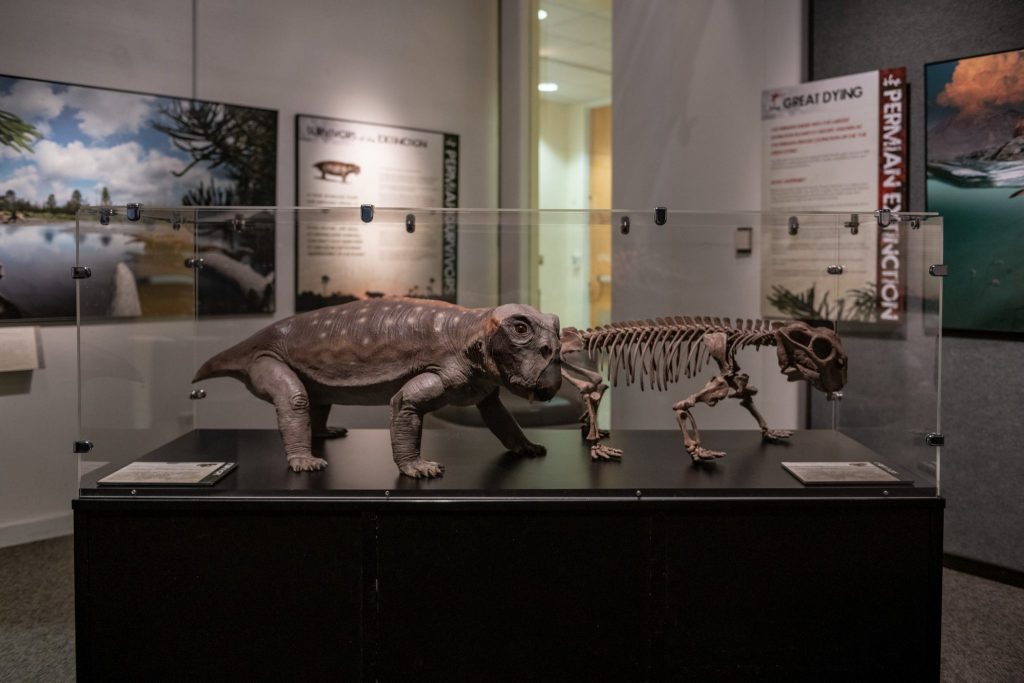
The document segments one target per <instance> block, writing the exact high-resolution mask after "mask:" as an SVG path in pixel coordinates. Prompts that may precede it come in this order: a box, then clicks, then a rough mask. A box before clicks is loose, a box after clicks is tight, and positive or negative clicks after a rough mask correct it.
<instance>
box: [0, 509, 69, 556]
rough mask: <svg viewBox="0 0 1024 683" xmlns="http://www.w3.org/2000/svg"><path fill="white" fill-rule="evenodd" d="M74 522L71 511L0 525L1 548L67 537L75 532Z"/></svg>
mask: <svg viewBox="0 0 1024 683" xmlns="http://www.w3.org/2000/svg"><path fill="white" fill-rule="evenodd" d="M73 520H74V518H73V517H72V515H71V511H70V510H69V511H67V512H60V513H58V514H55V515H46V516H45V517H34V518H32V519H22V520H18V521H17V522H8V523H6V524H0V548H6V547H8V546H12V545H21V544H22V543H31V542H33V541H42V540H45V539H47V538H56V537H57V536H67V535H68V534H71V533H72V532H73V531H74V521H73Z"/></svg>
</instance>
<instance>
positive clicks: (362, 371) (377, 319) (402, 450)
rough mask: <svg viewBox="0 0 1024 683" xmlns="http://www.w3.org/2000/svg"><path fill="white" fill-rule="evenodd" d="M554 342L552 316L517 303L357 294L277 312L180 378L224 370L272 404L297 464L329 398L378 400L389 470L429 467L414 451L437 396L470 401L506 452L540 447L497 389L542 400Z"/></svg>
mask: <svg viewBox="0 0 1024 683" xmlns="http://www.w3.org/2000/svg"><path fill="white" fill-rule="evenodd" d="M559 350H560V342H559V326H558V318H557V317H556V316H553V315H545V314H543V313H541V312H540V311H537V310H536V309H534V308H531V307H529V306H524V305H519V304H506V305H504V306H498V307H497V308H463V307H462V306H456V305H454V304H448V303H443V302H437V301H431V300H426V299H404V298H382V299H369V300H366V301H355V302H352V303H347V304H342V305H340V306H332V307H329V308H321V309H318V310H316V311H310V312H308V313H302V314H300V315H295V316H292V317H290V318H286V319H284V320H281V321H278V322H276V323H274V324H272V325H270V326H268V327H266V328H264V329H262V330H260V331H259V332H257V333H256V334H254V335H253V336H251V337H249V338H248V339H246V340H245V341H243V342H241V343H239V344H237V345H235V346H233V347H231V348H230V349H227V350H226V351H223V352H222V353H219V354H217V355H216V356H214V357H213V358H211V359H210V360H208V361H207V362H206V363H205V364H204V365H203V366H202V367H201V368H200V369H199V371H198V372H197V373H196V376H195V378H194V379H193V380H192V381H193V382H198V381H200V380H204V379H207V378H211V377H234V378H235V379H238V380H241V381H242V382H244V383H245V385H246V387H248V388H249V391H251V392H252V393H253V394H255V395H256V396H258V397H259V398H261V399H263V400H265V401H269V402H270V403H273V404H274V407H275V408H276V409H277V421H278V427H279V429H280V431H281V437H282V439H283V441H284V448H285V455H286V456H287V458H288V463H289V465H290V466H291V468H292V469H293V470H295V471H297V472H298V471H302V470H319V469H323V468H324V467H326V466H327V462H326V461H325V460H323V459H322V458H319V457H316V456H314V455H313V452H312V449H311V442H312V438H313V437H314V436H329V435H330V434H329V433H328V432H327V429H326V425H327V414H328V412H329V411H330V407H331V405H333V404H335V403H338V404H344V405H390V406H391V448H392V454H393V455H394V458H395V463H396V464H397V465H398V468H399V470H400V471H401V472H402V474H406V475H408V476H410V477H436V476H438V475H440V474H441V473H442V472H443V471H444V466H443V465H441V464H440V463H436V462H431V461H428V460H423V459H422V458H421V457H420V436H421V432H422V426H423V415H424V414H426V413H428V412H430V411H432V410H437V409H438V408H440V407H442V406H444V405H448V404H453V405H460V406H465V405H475V406H477V408H478V409H479V410H480V414H481V416H482V417H483V420H484V423H485V424H486V425H487V426H488V427H489V428H490V430H491V431H492V432H493V433H494V434H495V436H497V437H498V439H500V440H501V443H502V444H503V445H504V446H505V447H506V448H508V449H509V450H510V451H514V452H516V453H520V454H524V455H543V454H544V447H543V446H540V445H539V444H535V443H531V442H530V441H529V440H527V438H526V437H525V436H524V435H523V432H522V430H521V429H520V427H519V425H518V424H517V423H516V421H515V418H513V417H512V415H511V414H510V413H509V412H508V410H506V409H505V406H503V405H502V403H501V401H500V399H499V397H498V389H499V387H506V388H507V389H509V390H510V391H512V392H513V393H515V394H517V395H520V396H523V397H525V398H531V399H532V398H537V399H539V400H542V401H546V400H549V399H550V398H551V397H552V396H554V395H555V392H556V391H558V388H559V386H560V385H561V373H560V352H559Z"/></svg>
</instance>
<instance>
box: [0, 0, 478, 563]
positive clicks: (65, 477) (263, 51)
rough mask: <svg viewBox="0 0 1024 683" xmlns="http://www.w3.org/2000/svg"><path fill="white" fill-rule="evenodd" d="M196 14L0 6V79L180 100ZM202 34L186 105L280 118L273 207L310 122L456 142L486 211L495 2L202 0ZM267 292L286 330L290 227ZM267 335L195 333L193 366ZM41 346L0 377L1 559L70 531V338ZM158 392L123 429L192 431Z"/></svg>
mask: <svg viewBox="0 0 1024 683" xmlns="http://www.w3.org/2000/svg"><path fill="white" fill-rule="evenodd" d="M191 12H192V3H191V2H188V1H187V0H174V1H170V0H132V1H128V0H88V1H83V2H76V3H67V2H61V1H59V0H24V1H15V2H8V3H6V5H5V10H4V40H3V41H2V42H0V65H2V66H0V71H2V72H3V73H5V74H9V75H14V76H25V77H33V78H43V79H48V80H59V81H67V82H71V83H78V84H83V85H94V86H101V87H111V88H121V89H126V90H137V91H142V92H152V93H157V94H165V95H176V96H182V97H188V96H190V95H191V94H192V13H191ZM197 24H198V45H197V56H198V59H197V73H198V78H197V84H196V85H197V92H196V95H197V96H198V97H199V98H203V99H211V100H220V101H225V102H230V103H234V104H242V105H252V106H259V107H267V108H272V109H277V110H278V111H279V120H278V121H279V129H278V131H279V138H278V164H277V203H278V204H279V205H282V206H291V205H293V204H294V202H295V197H294V185H295V179H294V164H295V162H294V133H293V130H294V116H295V114H296V113H308V114H319V115H324V116H335V117H340V118H351V119H357V120H363V121H373V122H377V123H385V124H393V125H401V126H410V127H418V128H426V129H433V130H444V131H450V132H455V133H458V134H459V135H460V145H461V155H462V161H461V168H460V194H461V197H460V202H461V205H462V206H467V207H491V206H496V204H497V178H498V49H497V45H498V40H497V31H498V3H497V2H496V0H491V1H481V0H432V1H431V2H429V3H428V2H409V1H405V0H373V1H371V0H364V1H362V2H359V1H357V0H300V1H297V2H292V3H278V2H272V1H271V0H261V1H258V2H254V1H249V2H243V1H242V0H200V1H199V2H198V17H197ZM484 242H486V244H485V243H484ZM495 245H496V238H494V236H490V237H488V238H487V239H486V240H483V241H479V240H478V241H474V240H473V239H472V238H470V237H469V236H467V239H466V240H460V261H462V262H463V263H464V264H465V265H466V266H467V267H469V266H472V265H473V264H474V263H476V264H480V263H489V262H491V259H493V258H494V257H495V256H496V254H495V253H494V250H495V248H496V247H495ZM478 248H479V249H486V250H489V251H485V258H483V259H478V258H477V255H478V251H477V249H478ZM477 275H480V273H477ZM276 279H277V283H278V287H277V310H278V312H279V313H278V315H279V316H283V315H287V314H289V313H290V312H291V311H292V305H293V304H292V302H293V300H294V235H293V233H292V231H291V230H290V229H287V228H285V229H279V231H278V244H277V278H276ZM268 322H269V319H268V318H249V319H244V320H225V321H218V322H211V323H204V326H203V327H202V328H201V332H202V333H203V335H204V336H210V335H212V336H213V337H214V339H212V340H208V341H207V342H205V343H202V344H200V348H199V349H198V350H197V351H196V353H197V355H199V354H204V353H206V349H207V348H209V347H213V348H214V350H216V348H215V347H216V346H217V341H216V339H215V338H216V337H220V336H231V337H234V338H239V337H241V336H243V335H244V334H247V333H248V332H249V331H252V330H255V329H258V328H259V327H262V326H263V325H265V324H267V323H268ZM119 330H120V331H119V332H118V331H113V332H110V333H109V334H108V333H106V332H104V331H103V330H101V329H95V330H93V331H92V332H90V333H89V334H90V335H91V338H92V339H95V340H96V341H97V342H102V343H108V342H109V343H110V344H113V343H114V342H115V340H117V341H118V342H121V343H124V342H126V341H128V342H132V340H131V339H130V338H131V337H136V338H137V339H136V340H135V341H134V342H132V343H135V342H138V341H139V339H141V338H149V339H151V340H152V339H153V338H158V337H161V336H163V337H167V336H172V337H173V336H176V335H178V334H180V333H181V330H180V329H179V327H178V326H177V324H174V323H167V324H161V323H146V324H144V325H140V326H133V325H126V326H119ZM104 334H107V336H106V337H103V336H102V335H104ZM104 339H105V340H106V341H103V340H104ZM42 345H43V352H44V355H45V360H46V368H45V369H43V370H38V371H36V372H34V373H33V374H32V375H31V376H30V377H29V376H26V375H18V376H11V375H7V376H5V375H0V546H2V545H10V544H13V543H18V542H24V541H28V540H34V539H36V538H43V537H46V536H49V535H55V534H57V533H62V532H66V531H69V530H70V523H69V517H68V513H69V508H70V505H69V501H70V499H71V498H72V497H73V495H74V494H75V491H76V483H77V474H78V473H77V467H76V463H75V458H74V457H73V456H72V455H71V453H70V449H71V443H72V441H73V440H74V439H75V438H76V427H75V419H76V417H75V416H76V403H75V396H76V391H75V365H74V353H75V339H74V328H73V327H70V326H48V327H45V328H44V329H43V334H42ZM154 348H155V345H154ZM189 353H191V350H189ZM132 362H133V364H135V365H137V366H138V368H139V369H141V370H142V371H144V372H146V373H154V377H156V376H160V377H166V376H167V375H168V374H173V373H175V372H180V373H189V372H191V368H188V369H177V368H176V367H175V366H174V365H173V362H172V360H171V357H169V356H168V355H167V354H160V353H151V352H144V353H134V354H133V355H132ZM163 381H164V380H162V379H154V380H153V381H152V382H151V385H152V386H151V387H150V390H149V391H147V392H145V393H147V394H148V395H150V396H152V397H153V399H152V401H153V404H152V405H149V406H146V410H142V411H134V412H133V413H132V415H126V416H125V420H126V421H130V420H139V419H143V418H140V417H139V415H140V414H143V415H148V416H149V417H148V418H145V419H148V420H149V422H148V423H147V422H145V421H143V422H142V423H141V424H143V425H145V424H149V425H155V424H159V426H160V428H162V429H172V430H173V429H175V428H176V427H175V425H180V424H183V423H187V421H188V417H187V412H188V410H189V408H188V404H185V407H182V405H180V401H181V397H180V396H177V395H176V396H174V397H173V398H172V401H173V405H172V406H167V405H164V406H162V405H160V404H159V401H160V400H161V399H160V398H158V397H157V394H158V393H159V392H156V391H153V390H152V387H153V386H159V385H160V384H161V383H162V382H163ZM218 382H221V383H226V382H227V380H218ZM29 385H30V386H29ZM224 386H227V385H226V384H224ZM232 395H237V396H240V397H242V398H243V399H244V400H245V401H246V404H244V405H246V406H247V408H246V410H245V411H239V410H237V409H236V407H235V406H233V405H231V404H230V403H229V402H228V401H227V400H224V398H223V397H226V396H232ZM218 397H220V399H219V400H217V399H218ZM101 398H102V397H101ZM212 398H214V399H215V400H212V401H211V403H210V405H209V407H208V408H206V409H205V413H203V414H204V415H209V416H210V418H209V419H210V420H216V419H221V418H223V419H224V420H227V419H228V418H232V419H237V420H239V421H241V422H242V423H244V424H252V423H260V424H265V423H266V420H267V419H268V417H269V413H268V412H267V411H266V410H263V408H265V407H264V406H260V405H258V402H256V401H254V400H253V399H252V398H251V397H247V396H245V395H244V389H242V388H241V387H240V386H239V387H235V388H232V389H225V390H224V392H223V393H218V394H217V396H215V397H212ZM108 400H109V405H110V409H109V411H107V412H103V411H100V412H99V413H98V414H92V417H91V418H90V419H91V420H92V421H93V423H99V422H103V423H106V424H116V423H117V420H118V419H119V416H120V415H121V413H118V412H117V411H118V410H120V409H122V408H123V407H124V406H123V400H124V397H123V396H117V395H114V396H109V397H108ZM249 408H251V409H252V410H249ZM182 412H185V413H186V415H185V416H183V415H182ZM89 417H90V416H89V415H87V418H89ZM200 422H201V423H202V420H201V421H200ZM271 424H272V423H271ZM103 434H104V437H105V438H106V432H104V433H103ZM111 438H112V437H111ZM97 450H100V448H99V447H98V448H97Z"/></svg>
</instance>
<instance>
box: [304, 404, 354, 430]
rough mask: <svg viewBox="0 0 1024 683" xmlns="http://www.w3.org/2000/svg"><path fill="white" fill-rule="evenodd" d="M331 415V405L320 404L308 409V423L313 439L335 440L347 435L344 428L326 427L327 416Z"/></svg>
mask: <svg viewBox="0 0 1024 683" xmlns="http://www.w3.org/2000/svg"><path fill="white" fill-rule="evenodd" d="M330 414H331V404H330V403H322V404H317V405H311V406H310V407H309V422H310V426H312V428H313V438H314V439H336V438H338V437H339V436H345V435H346V434H348V430H347V429H345V428H344V427H328V426H327V416H328V415H330Z"/></svg>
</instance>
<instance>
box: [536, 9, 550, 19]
mask: <svg viewBox="0 0 1024 683" xmlns="http://www.w3.org/2000/svg"><path fill="white" fill-rule="evenodd" d="M537 18H538V19H540V20H541V21H544V20H545V19H547V18H548V11H547V10H546V9H539V10H537Z"/></svg>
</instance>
